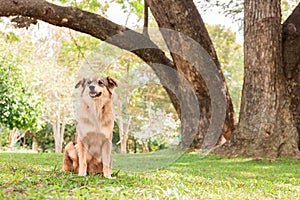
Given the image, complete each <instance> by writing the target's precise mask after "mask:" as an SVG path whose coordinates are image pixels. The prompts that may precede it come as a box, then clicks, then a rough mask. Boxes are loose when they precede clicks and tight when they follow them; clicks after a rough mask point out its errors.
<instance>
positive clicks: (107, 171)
mask: <svg viewBox="0 0 300 200" xmlns="http://www.w3.org/2000/svg"><path fill="white" fill-rule="evenodd" d="M111 150H112V143H111V141H109V140H108V139H106V140H105V142H104V143H103V145H102V162H103V176H104V177H105V178H109V179H111V178H112V177H111V173H112V169H111V168H112V157H111Z"/></svg>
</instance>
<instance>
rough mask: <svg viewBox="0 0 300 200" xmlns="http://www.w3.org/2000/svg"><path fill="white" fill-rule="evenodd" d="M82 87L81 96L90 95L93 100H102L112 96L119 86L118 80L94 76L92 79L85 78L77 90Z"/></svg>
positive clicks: (77, 86) (78, 84)
mask: <svg viewBox="0 0 300 200" xmlns="http://www.w3.org/2000/svg"><path fill="white" fill-rule="evenodd" d="M80 86H81V87H82V92H81V95H83V94H84V93H85V92H86V93H88V95H89V97H90V98H91V99H100V98H101V97H102V96H106V97H107V96H111V95H112V94H113V92H114V90H115V88H116V87H117V86H118V83H117V80H115V79H114V78H111V77H109V76H108V77H103V76H94V77H91V78H83V79H81V80H80V81H79V82H78V83H77V84H76V85H75V88H79V87H80Z"/></svg>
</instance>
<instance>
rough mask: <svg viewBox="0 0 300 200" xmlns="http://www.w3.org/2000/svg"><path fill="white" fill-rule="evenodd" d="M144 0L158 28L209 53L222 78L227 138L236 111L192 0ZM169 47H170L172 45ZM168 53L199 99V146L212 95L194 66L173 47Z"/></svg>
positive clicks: (224, 134) (208, 118) (207, 119)
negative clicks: (193, 43) (184, 38)
mask: <svg viewBox="0 0 300 200" xmlns="http://www.w3.org/2000/svg"><path fill="white" fill-rule="evenodd" d="M146 1H147V3H148V5H149V7H150V9H151V12H152V14H153V15H154V17H155V19H156V21H157V23H158V25H159V27H160V28H168V29H172V30H175V31H177V32H180V33H183V34H185V35H186V36H188V37H190V38H192V39H194V40H195V41H196V42H198V43H199V44H200V45H201V46H202V47H203V48H204V49H205V50H206V51H207V52H208V53H209V55H210V56H211V58H212V59H213V61H214V63H215V65H216V67H217V69H218V72H219V74H220V76H221V77H222V80H223V83H224V88H225V92H226V100H227V104H226V118H225V123H224V127H223V131H222V135H223V136H224V137H225V138H226V139H229V138H230V136H231V133H232V132H233V130H234V128H235V114H234V111H233V106H232V101H231V98H230V95H229V93H228V90H227V85H226V82H225V78H224V76H223V74H222V72H221V69H220V63H219V61H218V58H217V54H216V51H215V49H214V46H213V44H212V41H211V39H210V37H209V35H208V32H207V30H206V28H205V25H204V23H203V21H202V18H201V16H200V14H199V12H198V10H197V8H196V6H195V5H194V3H193V1H192V0H180V1H160V0H146ZM166 8H168V9H166ZM170 11H171V12H170ZM163 36H164V34H163ZM165 40H166V41H167V40H169V38H166V37H165ZM174 40H179V38H174ZM166 43H167V44H169V45H172V41H171V44H170V42H166ZM175 45H176V44H175ZM176 48H177V49H178V48H182V49H181V51H185V49H184V47H183V45H182V46H176ZM170 49H172V47H171V48H170ZM171 56H172V58H173V61H174V64H175V66H176V68H177V70H178V72H179V73H180V74H181V75H183V76H184V77H185V78H186V79H187V80H188V81H189V84H190V85H192V87H193V89H194V91H196V95H197V98H198V102H199V110H200V111H201V116H200V122H199V132H198V134H197V138H198V139H199V140H198V142H197V143H196V146H198V147H200V146H199V145H201V142H202V141H203V138H204V137H205V134H206V133H207V130H208V127H209V124H210V118H211V98H210V95H209V90H208V88H207V85H206V82H205V81H204V79H203V78H202V77H201V75H200V74H199V72H198V71H197V70H196V68H195V66H194V65H192V64H191V63H189V62H188V61H186V60H185V59H184V58H183V57H181V56H180V55H178V54H175V53H174V52H172V50H171ZM199 56H201V55H199Z"/></svg>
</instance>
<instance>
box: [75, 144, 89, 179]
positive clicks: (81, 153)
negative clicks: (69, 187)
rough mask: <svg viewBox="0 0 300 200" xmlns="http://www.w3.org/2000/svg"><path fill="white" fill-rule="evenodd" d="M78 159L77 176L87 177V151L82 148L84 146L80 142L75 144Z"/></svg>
mask: <svg viewBox="0 0 300 200" xmlns="http://www.w3.org/2000/svg"><path fill="white" fill-rule="evenodd" d="M77 151H78V158H79V170H78V175H79V176H86V175H87V160H86V159H87V150H86V148H85V147H84V144H83V143H82V142H81V141H80V142H78V144H77Z"/></svg>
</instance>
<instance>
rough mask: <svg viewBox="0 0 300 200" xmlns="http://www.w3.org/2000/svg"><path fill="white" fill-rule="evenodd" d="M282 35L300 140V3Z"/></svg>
mask: <svg viewBox="0 0 300 200" xmlns="http://www.w3.org/2000/svg"><path fill="white" fill-rule="evenodd" d="M282 37H283V65H284V70H285V75H286V77H287V80H288V85H289V92H290V93H291V98H292V100H291V107H290V108H291V111H292V113H293V117H294V123H295V126H296V128H297V130H298V135H299V140H300V134H299V133H300V4H299V5H298V6H297V7H296V8H295V9H294V11H293V13H292V14H291V15H290V16H289V17H288V19H287V20H286V21H285V22H284V23H283V34H282ZM299 140H298V146H299V148H300V142H299Z"/></svg>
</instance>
